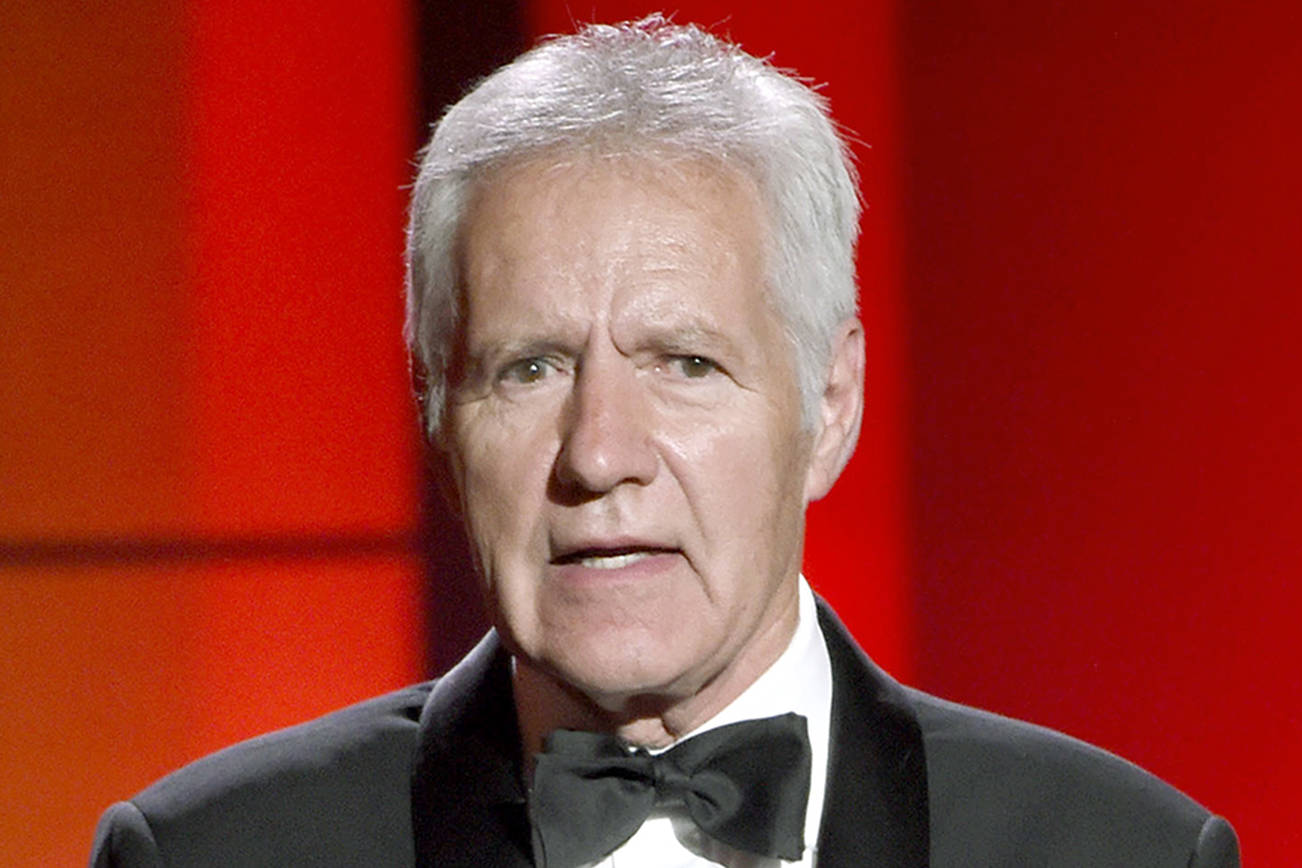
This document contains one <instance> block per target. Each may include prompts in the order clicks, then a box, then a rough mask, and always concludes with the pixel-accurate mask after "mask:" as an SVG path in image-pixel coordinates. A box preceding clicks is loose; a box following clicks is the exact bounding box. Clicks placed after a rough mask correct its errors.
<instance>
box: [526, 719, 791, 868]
mask: <svg viewBox="0 0 1302 868" xmlns="http://www.w3.org/2000/svg"><path fill="white" fill-rule="evenodd" d="M809 766H810V755H809V737H808V736H807V735H806V732H805V719H804V718H803V717H801V716H800V715H798V714H783V715H780V716H778V717H769V718H765V719H763V720H749V721H744V722H742V723H734V724H730V725H728V726H721V727H719V728H717V729H712V730H709V731H708V732H703V733H701V734H700V735H698V736H695V737H693V738H689V739H687V740H686V741H684V742H681V743H679V744H677V745H675V746H674V747H673V748H671V749H670V750H668V751H665V752H664V753H662V754H658V755H656V756H652V755H651V754H649V753H647V752H646V751H645V750H637V751H634V752H632V753H630V752H629V750H628V749H627V748H626V747H625V746H624V743H623V742H621V741H620V740H619V739H618V738H616V737H615V736H613V735H599V734H596V733H589V732H575V731H573V730H564V729H559V730H556V731H555V732H553V733H552V734H551V735H549V736H548V737H547V742H546V746H545V749H544V751H543V753H541V754H539V755H538V757H537V763H536V765H535V766H534V774H533V788H532V790H531V791H530V793H529V812H530V816H531V818H532V820H533V829H534V853H535V855H536V857H537V861H538V862H539V864H540V865H544V866H546V868H572V866H577V865H584V864H587V863H589V862H594V861H596V860H598V859H601V858H602V857H604V856H606V855H607V854H609V853H611V852H612V851H614V850H615V848H617V847H618V846H619V845H620V844H623V843H624V842H625V841H627V840H628V839H629V838H630V837H632V835H633V833H634V832H636V831H637V830H638V828H639V827H640V826H641V825H642V823H643V822H644V821H645V820H646V818H647V816H648V815H649V814H650V813H651V810H652V808H654V807H655V806H657V805H674V804H679V803H681V804H682V805H684V806H685V807H686V809H687V813H688V814H689V815H690V816H691V818H692V820H693V821H694V822H695V823H696V825H697V826H698V827H700V829H701V831H703V832H705V833H706V834H707V835H709V836H710V837H712V838H715V839H717V840H719V841H722V842H723V843H725V844H727V845H728V846H730V847H733V848H734V849H737V850H745V851H747V852H750V853H758V854H760V855H763V856H776V857H780V858H782V859H788V860H792V861H794V860H797V859H799V858H800V856H801V853H802V852H803V851H804V847H805V845H804V825H805V808H806V805H807V803H808V801H809Z"/></svg>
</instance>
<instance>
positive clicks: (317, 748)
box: [91, 603, 1238, 868]
mask: <svg viewBox="0 0 1302 868" xmlns="http://www.w3.org/2000/svg"><path fill="white" fill-rule="evenodd" d="M819 619H820V623H821V626H822V628H823V633H824V636H825V637H826V639H827V645H828V653H829V655H830V656H831V660H832V672H833V692H832V734H831V752H830V757H829V772H828V779H827V794H826V798H825V805H826V807H825V810H824V814H823V820H822V827H821V832H820V835H819V841H818V845H819V846H818V865H819V868H843V866H872V868H905V866H908V868H919V866H928V865H930V866H937V868H951V866H952V868H958V866H965V868H983V866H1018V868H1024V866H1080V868H1086V866H1089V868H1100V866H1128V868H1132V866H1154V868H1157V866H1161V868H1193V866H1197V868H1205V866H1237V865H1238V844H1237V841H1236V839H1235V836H1234V832H1233V830H1232V829H1231V828H1230V826H1229V824H1228V823H1226V822H1225V821H1224V820H1222V819H1221V818H1219V817H1215V816H1212V815H1210V814H1208V812H1207V811H1206V810H1204V809H1203V808H1202V807H1200V806H1199V805H1197V804H1196V803H1194V802H1193V801H1192V800H1190V799H1189V798H1187V797H1186V796H1184V795H1182V794H1181V793H1179V792H1177V791H1176V790H1174V789H1172V788H1171V787H1169V786H1168V785H1166V784H1165V783H1163V782H1161V781H1160V780H1158V779H1157V778H1154V777H1153V776H1151V775H1149V774H1147V773H1146V772H1144V771H1142V770H1140V769H1139V768H1137V767H1135V766H1133V765H1131V764H1130V763H1127V762H1125V761H1124V760H1121V759H1119V758H1117V757H1115V756H1113V755H1111V754H1108V753H1106V752H1104V751H1102V750H1099V749H1097V748H1094V747H1090V746H1088V745H1086V744H1083V743H1081V742H1079V741H1076V740H1074V739H1070V738H1068V737H1066V736H1064V735H1061V734H1058V733H1054V732H1051V731H1049V730H1045V729H1042V728H1039V727H1035V726H1031V725H1029V724H1025V723H1019V722H1016V721H1012V720H1008V719H1006V718H1002V717H998V716H996V715H992V714H988V713H985V712H981V711H976V710H974V709H970V708H965V707H963V706H959V705H955V704H953V703H949V702H945V701H943V700H939V699H936V698H935V697H932V696H928V695H926V694H924V693H921V692H918V691H915V690H911V689H909V688H905V687H902V686H900V685H899V684H897V683H896V682H894V681H892V680H891V679H890V678H889V677H888V676H887V675H886V674H885V673H883V672H882V671H881V670H880V669H878V668H877V667H876V666H875V665H874V664H873V663H872V662H871V661H870V660H869V659H868V658H867V657H866V656H865V655H864V654H863V652H862V651H860V650H859V648H858V647H857V646H856V645H855V644H854V641H853V640H852V639H851V638H850V636H849V635H848V634H847V633H846V631H845V629H844V627H842V626H841V624H840V622H839V621H838V620H837V619H836V616H835V615H833V614H832V612H831V610H830V609H828V608H827V607H826V605H824V604H821V603H820V606H819ZM515 721H516V718H515V709H514V705H513V701H512V697H511V685H510V675H509V665H508V657H507V655H506V653H505V652H504V651H503V650H502V648H501V647H500V644H499V642H498V641H497V639H496V637H495V636H494V635H493V634H489V636H488V637H487V638H485V639H484V641H483V642H481V643H480V644H479V646H478V647H477V648H476V649H475V650H474V651H472V652H471V653H470V654H469V655H468V656H467V657H466V658H465V659H464V660H463V661H462V662H461V663H460V664H458V665H457V667H456V668H454V669H453V670H452V671H451V672H449V673H448V674H447V675H446V676H444V677H443V678H441V679H439V680H437V681H434V682H431V683H427V684H422V685H418V686H416V687H411V688H408V689H406V690H402V691H399V692H397V693H392V694H389V695H387V696H382V697H379V698H377V699H373V700H370V701H368V702H364V703H362V704H360V705H356V706H353V707H351V708H347V709H344V710H342V711H338V712H335V713H334V714H330V715H327V716H326V717H323V718H320V719H319V720H315V721H312V722H310V723H307V724H304V725H302V726H298V727H294V728H291V729H287V730H283V731H280V732H276V733H272V734H270V735H266V736H262V737H260V738H257V739H254V740H252V741H249V742H245V743H243V744H240V745H236V746H235V747H232V748H229V749H227V750H225V751H222V752H220V753H217V754H214V755H212V756H210V757H207V758H205V759H202V760H199V761H198V762H196V763H194V764H192V765H190V766H187V767H185V768H183V769H181V770H180V771H178V772H175V773H174V774H172V775H169V776H168V777H165V778H163V779H162V780H160V781H158V782H157V783H155V784H154V785H153V786H151V787H149V788H148V789H146V790H145V791H144V792H142V793H140V794H139V795H137V796H136V797H135V798H134V799H132V800H130V801H128V802H120V803H118V804H116V805H114V806H113V807H112V808H110V809H109V810H108V811H107V812H106V813H105V815H104V817H103V818H102V819H101V821H100V824H99V828H98V829H97V830H96V838H95V847H94V852H93V854H92V856H91V864H92V865H95V866H111V865H122V866H163V865H167V866H213V865H237V866H262V865H265V866H290V865H312V866H328V865H359V866H360V865H367V866H379V865H421V866H494V868H495V866H528V865H530V864H531V859H530V855H529V854H530V845H529V841H530V833H529V825H528V819H527V816H526V811H525V793H524V790H523V788H522V785H521V782H520V781H521V775H520V757H519V736H518V733H517V730H516V722H515Z"/></svg>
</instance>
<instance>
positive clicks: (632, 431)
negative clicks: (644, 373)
mask: <svg viewBox="0 0 1302 868" xmlns="http://www.w3.org/2000/svg"><path fill="white" fill-rule="evenodd" d="M573 389H574V391H573V394H572V395H571V396H570V400H569V405H568V407H567V408H566V413H565V417H564V419H563V421H562V423H561V424H562V432H561V448H560V453H559V454H558V455H557V459H556V474H555V476H556V482H557V483H558V484H559V485H560V487H561V489H562V492H563V493H564V494H567V495H568V497H569V498H578V499H591V498H592V497H595V496H600V495H602V494H605V493H606V492H609V491H611V490H613V489H615V488H616V487H618V486H620V485H623V484H625V483H629V484H634V485H647V484H649V483H650V482H651V481H652V480H653V479H654V478H655V475H656V472H657V469H658V468H659V461H658V459H657V457H656V453H655V450H654V449H653V448H652V430H651V419H650V408H649V407H648V405H647V402H646V399H645V396H644V395H643V394H642V392H641V389H640V386H639V383H638V377H637V372H636V370H635V369H633V367H632V365H631V364H630V363H629V362H628V360H627V359H625V358H623V357H622V356H618V355H615V357H614V358H606V359H596V358H589V359H585V360H584V362H583V364H581V365H580V366H579V369H578V372H577V374H576V376H575V380H574V385H573Z"/></svg>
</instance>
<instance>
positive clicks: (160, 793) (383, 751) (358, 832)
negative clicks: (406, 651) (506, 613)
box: [91, 684, 431, 865]
mask: <svg viewBox="0 0 1302 868" xmlns="http://www.w3.org/2000/svg"><path fill="white" fill-rule="evenodd" d="M430 689H431V684H421V685H416V686H413V687H408V688H405V689H403V690H399V691H396V692H393V693H389V694H386V695H384V696H380V697H376V698H374V699H370V700H367V701H365V702H361V703H358V704H357V705H353V706H349V707H348V708H344V709H341V710H339V711H335V712H332V713H330V714H327V715H325V716H324V717H320V718H317V719H316V720H312V721H309V722H307V723H304V724H300V725H298V726H293V727H290V728H288V729H283V730H279V731H276V732H272V733H268V734H266V735H262V736H259V737H257V738H254V739H251V740H249V741H245V742H241V743H240V744H237V745H234V746H233V747H229V748H226V749H225V750H221V751H218V752H217V753H214V754H212V755H210V756H207V757H204V758H202V759H200V760H198V761H196V762H194V763H191V764H190V765H187V766H185V767H183V768H181V769H179V770H178V771H175V772H173V773H172V774H170V775H167V776H166V777H164V778H161V779H160V780H159V781H157V782H156V783H154V784H153V785H151V786H150V787H149V788H147V789H145V790H144V791H142V792H141V793H139V794H137V795H136V796H135V797H134V798H132V799H131V800H130V801H129V802H126V803H120V804H119V805H116V806H114V807H113V808H111V809H110V810H109V811H108V812H107V813H106V814H105V816H104V818H103V819H102V820H101V822H100V826H99V829H98V830H97V832H96V844H95V853H94V855H93V856H92V858H91V861H92V864H96V865H101V864H102V865H115V864H126V865H136V864H157V863H156V862H154V861H152V859H151V860H142V858H140V857H135V858H132V857H131V856H129V855H128V854H130V853H136V852H152V853H153V854H154V856H156V857H161V863H165V864H167V865H220V864H229V865H295V864H301V865H308V864H330V865H349V864H358V865H361V864H375V861H374V860H375V859H376V858H377V857H379V858H380V861H381V862H383V863H384V864H404V863H410V862H411V861H412V859H413V856H412V853H411V850H412V844H411V838H412V835H411V816H410V814H411V795H410V776H411V765H412V755H413V752H414V751H415V748H416V743H417V737H418V736H417V733H418V728H419V718H420V713H421V708H422V707H423V705H424V703H425V700H426V698H427V697H428V696H429V692H430Z"/></svg>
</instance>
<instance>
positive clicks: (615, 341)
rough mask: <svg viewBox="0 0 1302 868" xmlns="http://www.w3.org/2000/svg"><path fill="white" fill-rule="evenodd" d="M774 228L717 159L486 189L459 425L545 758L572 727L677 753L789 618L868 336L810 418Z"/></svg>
mask: <svg viewBox="0 0 1302 868" xmlns="http://www.w3.org/2000/svg"><path fill="white" fill-rule="evenodd" d="M764 230H765V222H764V215H763V210H762V208H761V206H760V203H759V198H758V195H757V192H756V190H755V188H754V185H753V184H752V183H751V182H750V181H749V180H748V179H747V178H745V177H744V176H742V175H740V174H738V173H735V172H732V171H728V170H726V169H723V168H721V167H720V166H718V165H713V164H704V163H701V162H692V161H677V162H674V163H673V164H671V165H668V166H666V164H664V163H652V162H649V161H647V160H642V161H638V160H636V159H635V158H624V159H615V160H609V159H608V160H600V161H599V160H595V159H590V158H585V157H578V158H575V159H573V160H570V161H558V160H556V159H552V160H548V161H546V162H543V161H534V162H525V163H521V164H515V165H513V166H509V167H507V168H505V169H499V170H498V171H497V172H496V173H494V174H493V175H491V176H489V178H488V179H487V180H486V181H484V182H482V183H481V184H480V186H479V187H478V189H477V191H476V194H475V196H474V198H473V200H472V204H471V208H470V209H469V212H468V215H467V220H466V223H465V224H464V230H463V235H462V248H461V257H462V260H461V264H462V267H463V274H464V285H463V304H464V318H463V320H462V323H463V329H464V331H463V333H462V340H463V347H464V357H463V359H462V360H461V365H460V366H459V374H458V376H457V378H456V379H455V380H454V382H453V383H452V384H451V388H450V392H449V407H448V411H449V412H448V415H447V427H446V429H445V431H444V434H443V437H444V443H445V446H446V447H447V449H448V451H449V455H450V458H451V465H452V468H453V474H454V478H455V481H456V484H457V487H458V491H459V493H460V498H461V505H462V509H463V514H464V517H465V520H466V524H467V529H468V532H469V536H470V539H471V543H472V548H473V549H474V551H475V553H476V555H477V560H478V564H479V567H480V571H481V573H482V577H483V581H484V583H485V592H486V597H487V600H488V603H489V607H490V610H491V615H492V619H493V621H494V623H495V624H496V625H497V627H498V629H499V631H500V632H501V634H502V636H503V639H504V641H505V642H506V643H507V647H508V648H509V649H511V651H512V652H513V653H514V655H515V659H516V670H515V673H516V685H515V686H516V695H517V706H518V707H519V709H520V716H521V721H520V722H521V729H522V734H523V736H524V739H525V741H526V748H528V749H529V751H532V750H536V749H537V748H538V746H539V744H540V740H541V737H542V735H543V734H544V733H546V732H548V731H550V730H551V729H553V728H555V727H557V726H571V727H584V728H599V729H606V730H609V731H614V732H617V733H619V734H620V735H622V736H623V737H624V738H626V739H628V740H629V741H630V742H633V743H637V744H644V745H648V746H657V745H663V744H667V743H669V742H671V741H673V740H674V738H675V737H676V736H677V735H679V734H681V733H683V732H686V731H688V730H690V729H692V728H693V727H695V726H697V725H699V724H700V723H702V722H704V721H705V720H707V719H708V718H709V717H710V716H712V715H713V714H714V713H716V712H717V711H719V710H720V709H722V708H723V707H724V706H725V705H726V704H727V703H728V702H730V701H731V700H732V699H733V698H735V697H736V696H737V695H738V694H740V693H741V692H742V691H743V690H744V689H745V688H746V686H748V685H749V684H750V683H751V682H752V681H753V680H754V679H755V678H756V677H758V676H759V675H760V674H761V673H762V672H763V671H764V669H766V668H767V667H768V666H769V665H770V664H771V663H772V662H773V661H774V660H775V659H776V658H777V657H778V655H779V654H780V653H781V652H782V650H783V649H784V648H785V647H786V645H787V644H788V642H789V641H790V638H791V636H792V634H793V632H794V630H795V626H796V622H797V597H796V588H797V578H798V575H799V569H800V562H801V549H802V545H803V538H804V511H805V507H806V505H807V504H808V502H809V501H810V500H812V499H814V498H817V497H820V496H822V494H824V493H825V492H826V491H827V489H828V488H830V486H831V484H832V482H833V481H834V480H835V478H836V476H837V474H838V473H839V472H840V469H841V467H842V466H843V465H844V462H845V461H846V459H848V457H849V454H850V451H851V450H852V448H853V443H854V439H855V436H856V435H857V430H858V422H859V413H860V402H861V383H862V367H863V347H862V331H861V329H860V327H859V325H858V323H857V322H855V321H850V322H847V323H845V324H843V325H842V327H841V329H840V331H839V332H838V335H837V339H836V343H835V346H834V353H833V358H832V364H831V365H830V366H829V379H828V387H827V391H826V393H825V394H824V396H823V398H824V400H823V405H822V406H823V411H822V413H821V415H820V417H819V418H818V419H817V420H816V422H815V424H814V425H813V426H812V427H806V426H803V425H802V424H801V412H800V396H799V394H798V389H797V385H796V378H795V376H794V372H793V369H792V354H791V352H790V350H789V349H788V345H787V343H786V341H785V339H784V337H783V331H782V323H781V321H780V319H779V317H778V315H777V314H776V313H775V312H774V310H773V309H772V307H771V306H770V304H769V303H768V301H767V299H766V293H765V290H764V283H763V265H764V263H763V258H762V250H763V243H762V241H763V232H764Z"/></svg>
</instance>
